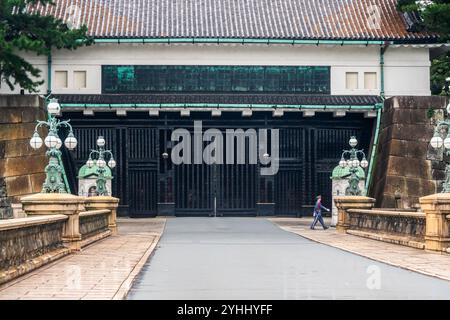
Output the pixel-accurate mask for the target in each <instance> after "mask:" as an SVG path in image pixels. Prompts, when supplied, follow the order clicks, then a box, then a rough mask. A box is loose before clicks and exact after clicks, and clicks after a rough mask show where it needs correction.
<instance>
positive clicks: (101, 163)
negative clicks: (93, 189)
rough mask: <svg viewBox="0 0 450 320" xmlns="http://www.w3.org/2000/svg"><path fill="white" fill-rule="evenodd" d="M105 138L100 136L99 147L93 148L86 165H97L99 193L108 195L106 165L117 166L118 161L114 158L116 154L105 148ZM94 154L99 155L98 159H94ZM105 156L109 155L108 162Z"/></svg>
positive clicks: (90, 166)
mask: <svg viewBox="0 0 450 320" xmlns="http://www.w3.org/2000/svg"><path fill="white" fill-rule="evenodd" d="M105 144H106V141H105V139H104V138H103V137H102V136H100V137H98V139H97V147H98V150H92V151H91V153H89V159H88V160H87V162H86V165H87V166H88V167H89V168H92V167H93V166H94V165H97V168H98V169H97V172H98V176H97V181H96V183H97V193H98V195H99V196H107V195H108V189H107V188H106V178H105V172H106V169H105V167H106V166H107V165H108V167H110V168H111V169H113V168H115V167H116V161H115V160H114V156H113V154H112V152H111V150H105ZM93 156H97V157H98V159H97V160H93ZM105 156H109V161H108V164H107V163H106V161H105Z"/></svg>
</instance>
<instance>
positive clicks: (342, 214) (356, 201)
mask: <svg viewBox="0 0 450 320" xmlns="http://www.w3.org/2000/svg"><path fill="white" fill-rule="evenodd" d="M334 203H335V204H336V208H337V210H338V222H337V225H336V230H337V231H339V232H344V233H345V232H346V231H347V229H349V228H350V216H349V214H348V212H347V210H349V209H365V210H370V209H372V208H373V206H374V205H375V199H373V198H368V197H362V196H343V197H335V198H334Z"/></svg>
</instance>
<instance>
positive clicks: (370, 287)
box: [128, 218, 450, 300]
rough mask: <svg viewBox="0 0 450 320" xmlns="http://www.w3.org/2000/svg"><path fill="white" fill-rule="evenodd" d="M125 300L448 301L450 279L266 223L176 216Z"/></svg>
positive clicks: (168, 224) (263, 221) (254, 219)
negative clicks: (373, 258) (343, 249)
mask: <svg viewBox="0 0 450 320" xmlns="http://www.w3.org/2000/svg"><path fill="white" fill-rule="evenodd" d="M317 232H323V231H317ZM378 275H379V276H378ZM128 299H244V300H245V299H276V300H279V299H450V282H447V281H444V280H439V279H436V278H432V277H428V276H425V275H421V274H417V273H414V272H411V271H407V270H404V269H400V268H395V267H392V266H389V265H386V264H383V263H379V262H376V261H373V260H369V259H366V258H363V257H360V256H357V255H354V254H351V253H347V252H344V251H341V250H339V249H335V248H332V247H328V246H326V245H321V244H318V243H315V242H312V241H309V240H306V239H304V238H302V237H300V236H297V235H295V234H292V233H288V232H286V231H283V230H281V229H280V228H278V227H277V226H275V225H273V224H272V223H271V222H269V221H267V220H265V219H257V218H176V219H168V221H167V225H166V230H165V232H164V235H163V237H162V239H161V242H160V247H159V248H158V249H157V250H156V252H155V254H154V256H153V257H152V258H151V259H150V260H149V261H148V262H147V264H146V265H145V267H144V268H143V270H142V271H141V273H140V275H139V276H138V278H137V279H136V282H135V283H134V285H133V288H132V289H131V291H130V293H129V295H128Z"/></svg>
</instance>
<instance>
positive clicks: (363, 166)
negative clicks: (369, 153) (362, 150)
mask: <svg viewBox="0 0 450 320" xmlns="http://www.w3.org/2000/svg"><path fill="white" fill-rule="evenodd" d="M368 166H369V162H368V161H367V159H366V158H364V159H362V161H361V167H362V168H363V169H365V168H367V167H368Z"/></svg>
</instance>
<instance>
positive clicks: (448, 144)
mask: <svg viewBox="0 0 450 320" xmlns="http://www.w3.org/2000/svg"><path fill="white" fill-rule="evenodd" d="M444 147H445V149H450V135H448V136H447V138H445V140H444Z"/></svg>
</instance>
